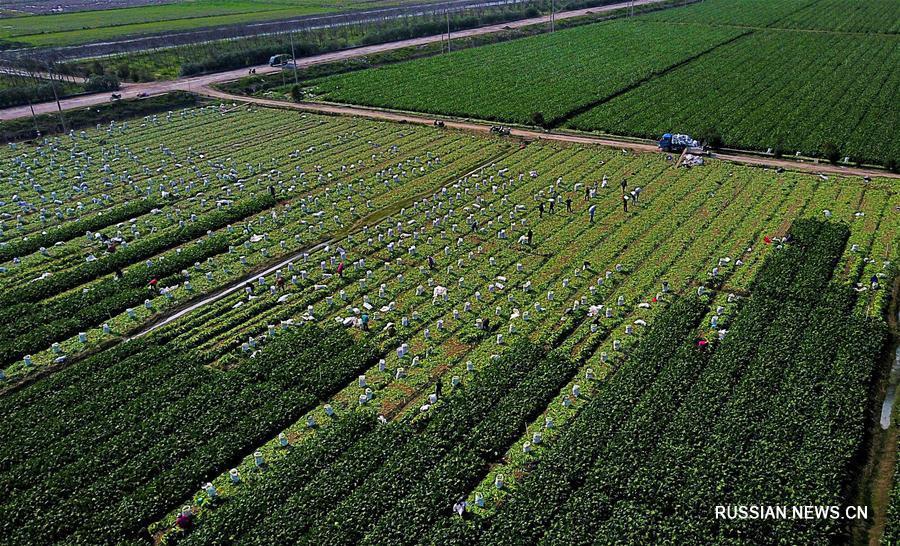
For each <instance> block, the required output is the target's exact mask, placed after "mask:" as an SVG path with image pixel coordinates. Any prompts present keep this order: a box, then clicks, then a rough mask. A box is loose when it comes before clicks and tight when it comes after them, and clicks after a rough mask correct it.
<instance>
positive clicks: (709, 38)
mask: <svg viewBox="0 0 900 546" xmlns="http://www.w3.org/2000/svg"><path fill="white" fill-rule="evenodd" d="M740 32H741V31H739V30H735V29H725V28H712V29H710V28H705V27H697V28H695V29H691V28H683V27H680V26H674V25H666V24H659V23H637V24H635V23H630V22H624V21H613V22H610V23H603V24H599V25H587V26H583V27H577V28H574V29H569V30H564V31H559V32H557V33H555V34H553V35H544V36H536V37H534V38H526V39H523V40H516V41H513V42H507V43H503V44H499V45H496V46H488V47H483V48H474V49H467V50H464V51H460V52H458V53H454V54H453V55H449V56H447V55H444V56H440V57H433V58H428V59H421V60H417V61H412V62H409V63H403V64H396V65H391V66H387V67H382V68H377V69H374V70H367V71H363V72H356V73H352V74H348V75H345V76H337V77H333V78H327V79H325V80H322V81H321V82H320V83H319V85H317V86H316V88H315V90H314V91H315V92H316V93H319V94H322V95H324V96H325V97H327V98H328V99H329V100H335V101H339V102H352V103H363V104H368V105H373V106H382V107H395V108H400V109H404V110H424V111H429V112H436V113H440V114H447V115H460V116H466V115H472V116H476V117H479V118H482V119H492V120H505V121H511V122H516V123H530V122H531V121H532V117H533V115H534V114H540V115H541V116H542V117H543V119H545V120H546V121H547V122H550V123H553V122H555V121H559V120H562V119H563V117H564V116H566V115H567V114H568V113H569V112H571V111H572V110H574V109H577V108H581V107H585V106H588V105H590V104H591V103H592V102H594V101H598V100H600V99H603V98H604V97H607V96H609V95H611V94H613V93H616V92H618V91H620V90H622V89H624V88H626V87H628V86H629V85H632V84H633V83H635V82H637V81H638V80H640V79H642V78H647V77H649V76H650V75H652V74H653V73H655V72H658V71H660V70H663V69H665V68H666V67H668V66H670V65H672V64H675V63H679V62H681V61H684V60H685V59H687V58H689V57H691V56H693V55H696V54H698V53H700V52H702V51H704V50H706V49H709V48H712V47H714V46H716V45H718V44H720V43H722V42H725V41H727V40H730V39H733V38H735V37H737V36H739V35H740ZM636 51H640V52H641V54H639V55H636V54H635V52H636Z"/></svg>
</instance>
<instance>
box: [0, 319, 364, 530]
mask: <svg viewBox="0 0 900 546" xmlns="http://www.w3.org/2000/svg"><path fill="white" fill-rule="evenodd" d="M132 343H139V342H132ZM141 345H142V347H141V350H140V351H138V352H137V353H136V354H133V355H130V356H125V357H124V358H122V359H118V358H116V354H115V352H112V353H110V352H105V353H101V355H99V356H97V357H92V358H89V359H88V360H86V361H84V362H83V363H79V364H78V365H75V366H73V367H71V368H69V369H66V370H64V371H62V372H60V373H59V374H57V375H55V376H54V377H53V378H52V379H51V380H46V381H42V382H40V383H39V384H38V385H36V386H35V387H33V388H31V389H29V390H28V391H27V392H26V393H23V394H22V395H20V394H19V393H16V394H12V395H9V396H8V397H4V400H3V405H4V408H3V410H4V413H6V414H9V413H10V411H12V412H13V413H14V414H15V416H16V417H15V418H16V420H17V421H19V422H20V423H21V422H25V421H30V422H35V423H38V422H40V423H43V424H42V425H41V426H36V427H34V428H33V429H31V430H33V431H34V432H33V434H28V435H26V434H16V435H15V437H12V436H10V432H11V431H10V429H9V427H4V428H3V430H2V432H0V433H2V435H3V437H4V442H3V445H4V447H3V449H4V457H3V458H4V461H5V468H4V472H3V473H2V475H0V487H2V489H3V491H4V495H3V496H4V499H5V500H4V518H3V528H4V529H3V531H4V536H7V537H8V538H9V539H10V540H11V541H13V542H27V541H28V540H29V537H34V536H38V535H37V533H44V536H45V537H49V538H48V539H49V540H54V538H53V537H56V538H62V537H63V536H68V535H71V536H70V540H72V541H75V542H82V543H90V542H95V541H96V540H98V536H100V535H98V533H102V535H103V536H106V537H109V538H114V537H122V536H127V535H131V534H134V533H136V532H138V531H139V530H140V529H141V528H142V526H143V525H146V523H148V522H149V521H151V520H152V518H153V517H154V516H157V517H158V515H160V510H161V509H162V510H163V511H164V510H165V509H166V508H167V507H168V506H170V505H171V504H172V503H173V502H176V501H177V499H179V498H180V497H182V496H184V495H185V494H186V493H187V492H189V491H190V490H191V489H192V486H191V484H195V483H197V482H199V481H200V480H202V479H203V478H204V477H205V476H207V475H208V474H209V473H210V472H213V473H214V474H215V473H218V472H220V471H221V470H222V467H221V466H219V465H222V464H225V463H226V462H227V461H228V460H229V459H231V458H232V457H233V456H234V455H235V454H239V453H242V452H245V451H246V449H248V447H252V446H254V445H257V444H259V443H260V442H261V441H262V440H263V439H264V438H268V437H269V436H270V435H272V434H274V432H275V431H277V430H280V429H281V428H283V426H284V425H285V424H287V423H289V422H292V421H293V420H294V419H295V418H296V416H298V415H300V414H302V413H303V412H304V411H305V410H306V409H308V408H309V407H311V406H312V405H314V404H315V403H316V402H317V401H318V400H319V399H321V398H322V397H324V396H327V395H328V394H329V393H330V392H332V391H333V390H334V389H335V388H337V387H339V386H342V385H344V384H345V383H346V382H347V381H349V379H350V378H351V377H353V376H354V375H355V374H356V373H358V371H359V370H361V369H365V368H367V367H368V366H369V365H370V364H371V358H372V355H373V353H372V352H371V350H370V349H368V348H366V347H365V346H364V345H358V344H356V343H354V342H352V341H351V340H349V339H348V338H347V336H346V334H345V333H344V332H341V331H335V332H331V333H326V332H323V331H321V330H318V329H315V328H311V327H305V328H303V329H300V330H298V331H296V332H295V333H293V334H289V335H285V336H282V339H281V340H279V341H278V342H273V343H272V344H270V345H269V347H267V351H266V353H265V358H264V359H258V360H257V361H256V362H254V363H252V364H251V363H248V364H247V365H245V366H242V367H241V368H239V369H237V370H234V371H232V372H228V373H221V372H216V371H212V370H208V369H204V368H203V367H202V366H198V365H197V364H195V363H193V362H191V359H190V357H189V355H188V354H186V353H181V352H175V353H174V354H173V353H172V352H171V351H168V352H167V351H166V350H165V348H164V345H158V346H157V347H154V344H153V343H151V342H146V343H141ZM87 370H91V377H90V379H83V378H82V377H83V375H84V373H85V372H86V371H87ZM154 378H155V380H154ZM85 383H92V384H94V385H96V390H95V391H94V392H93V396H92V397H91V400H84V399H83V396H82V393H83V392H84V390H83V389H85V388H87V386H86V384H85ZM58 385H66V386H65V387H64V388H58V387H57V386H58ZM57 389H58V390H57ZM38 390H40V391H42V393H43V395H42V396H40V397H39V398H38V397H37V394H36V391H38ZM23 396H24V397H27V399H29V400H32V401H33V403H31V404H30V405H27V404H20V402H22V401H23V400H22V397H23ZM123 397H124V398H123ZM101 406H102V407H106V408H116V410H115V411H112V410H107V411H105V412H104V415H103V416H102V417H100V415H99V414H98V413H97V409H98V408H99V407H101ZM217 467H218V470H217ZM163 469H164V470H163ZM48 476H49V479H48ZM92 498H106V499H117V500H116V502H115V503H114V504H113V505H111V506H109V507H107V508H106V509H105V510H103V511H101V512H97V511H95V510H94V509H93V507H92V505H93V501H92V500H91V499H92ZM26 507H27V508H26ZM38 507H42V508H41V509H42V510H44V511H43V512H42V514H43V515H42V517H41V518H39V519H32V520H30V522H29V524H27V525H21V523H20V520H19V518H18V517H17V516H16V514H15V512H16V510H20V509H26V510H32V509H37V508H38ZM79 528H83V534H82V532H81V531H78V529H79ZM73 533H74V534H73Z"/></svg>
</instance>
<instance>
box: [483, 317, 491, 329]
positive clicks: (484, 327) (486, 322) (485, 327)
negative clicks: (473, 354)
mask: <svg viewBox="0 0 900 546" xmlns="http://www.w3.org/2000/svg"><path fill="white" fill-rule="evenodd" d="M489 321H490V319H487V318H486V319H484V320H483V321H481V328H482V329H484V330H485V331H487V330H488V329H489V328H488V326H489V324H488V323H489Z"/></svg>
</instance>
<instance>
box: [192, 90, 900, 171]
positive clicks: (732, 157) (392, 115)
mask: <svg viewBox="0 0 900 546" xmlns="http://www.w3.org/2000/svg"><path fill="white" fill-rule="evenodd" d="M196 91H197V92H198V93H200V94H202V95H206V96H208V97H212V98H216V99H222V100H227V101H233V102H249V103H253V104H258V105H260V106H269V107H275V108H289V109H293V110H302V111H305V112H313V113H319V114H333V115H342V116H354V117H363V118H369V119H380V120H385V121H397V122H401V121H402V122H405V123H415V124H419V125H433V124H434V121H435V118H434V117H432V116H429V115H427V114H417V113H405V112H392V111H388V110H380V109H377V108H366V107H362V106H348V105H342V104H328V103H317V102H302V103H295V102H285V101H279V100H272V99H263V98H257V97H246V96H241V95H231V94H229V93H224V92H222V91H218V90H216V89H213V88H209V87H204V88H199V89H197V90H196ZM440 119H441V120H442V121H443V122H444V126H445V127H449V128H451V129H461V130H464V131H471V132H476V133H488V132H490V129H491V128H490V125H489V124H488V123H475V122H471V121H458V120H452V119H447V118H440ZM510 135H511V136H514V137H519V138H522V139H526V140H552V141H557V142H572V143H577V144H594V145H600V146H609V147H612V148H622V149H627V150H633V151H638V152H656V151H658V150H659V149H658V148H657V146H656V144H655V143H652V142H646V141H643V142H642V141H636V140H619V139H615V138H606V137H600V136H591V135H581V134H572V133H565V132H558V131H554V132H547V131H537V130H531V129H512V130H511V131H510ZM710 155H711V157H713V158H715V159H720V160H723V161H731V162H734V163H741V164H744V165H751V166H757V167H768V168H773V169H777V168H779V167H780V168H783V169H785V170H793V171H802V172H809V173H815V174H822V175H844V176H869V177H873V178H874V177H882V178H895V179H900V174H894V173H889V172H886V171H881V170H873V169H863V168H856V167H844V166H841V165H831V164H829V163H816V162H814V161H800V160H792V159H776V158H774V157H765V156H759V155H753V154H738V153H713V154H710Z"/></svg>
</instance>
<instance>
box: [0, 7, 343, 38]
mask: <svg viewBox="0 0 900 546" xmlns="http://www.w3.org/2000/svg"><path fill="white" fill-rule="evenodd" d="M353 5H354V2H347V3H342V2H330V1H327V0H325V1H316V0H311V1H308V0H272V1H268V0H263V1H259V0H188V1H185V0H181V1H177V2H171V3H165V4H160V5H151V6H137V7H124V8H115V9H105V10H87V11H75V12H70V13H59V14H45V15H26V16H22V17H8V18H5V19H3V23H2V25H0V43H2V42H4V41H6V42H9V43H11V44H15V45H18V46H61V45H72V44H80V43H85V42H91V41H97V40H105V39H112V38H118V37H122V36H129V35H138V34H148V33H158V32H167V31H188V30H191V29H195V28H203V27H212V26H216V25H227V24H237V23H252V22H255V21H271V20H275V19H287V18H291V17H298V16H302V15H311V14H316V13H327V12H332V11H339V10H341V9H346V8H349V7H353Z"/></svg>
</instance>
